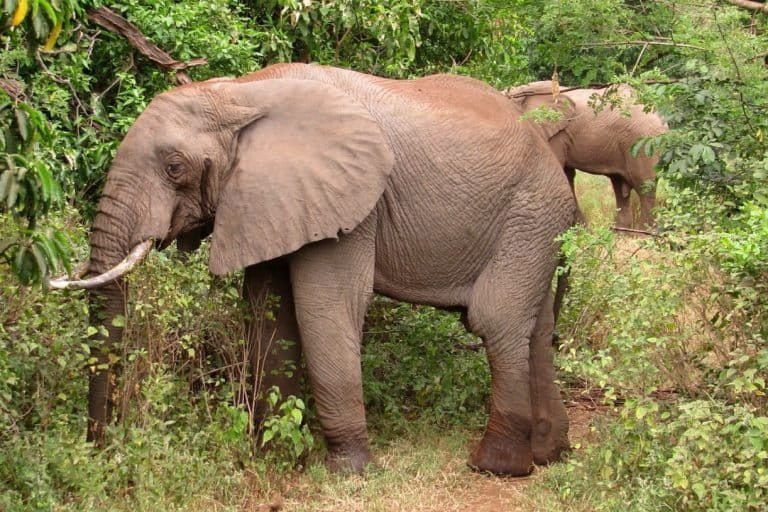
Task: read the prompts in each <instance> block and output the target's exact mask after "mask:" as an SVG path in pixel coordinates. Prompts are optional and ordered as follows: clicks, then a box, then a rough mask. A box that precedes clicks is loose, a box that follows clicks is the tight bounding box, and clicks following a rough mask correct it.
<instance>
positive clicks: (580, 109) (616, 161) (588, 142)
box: [506, 81, 667, 228]
mask: <svg viewBox="0 0 768 512" xmlns="http://www.w3.org/2000/svg"><path fill="white" fill-rule="evenodd" d="M561 89H562V91H563V92H562V93H561V94H558V95H557V96H555V94H554V92H553V84H552V82H551V81H542V82H533V83H530V84H525V85H521V86H518V87H513V88H510V89H508V90H507V91H506V95H507V96H508V97H509V98H511V99H513V100H515V101H517V102H519V103H520V105H521V108H523V109H524V110H525V111H530V110H532V109H534V108H537V107H541V106H547V107H550V108H556V109H558V110H560V111H562V113H563V117H562V118H561V119H559V120H557V121H554V122H547V123H542V124H541V126H540V129H541V130H542V131H543V132H544V133H545V136H546V137H547V138H548V140H549V143H550V146H551V147H552V151H553V152H554V153H555V156H557V158H558V160H560V163H561V164H562V165H563V168H564V169H565V172H566V174H567V176H568V180H569V182H570V184H571V189H573V180H574V176H575V170H576V169H579V170H581V171H584V172H588V173H592V174H601V175H604V176H608V177H609V178H610V179H611V184H612V185H613V192H614V195H615V197H616V208H617V209H618V212H617V214H616V226H617V227H622V228H630V227H632V220H633V219H632V211H631V208H630V205H629V195H630V192H631V191H632V190H634V191H635V192H636V193H637V194H638V196H639V198H640V208H641V214H640V223H639V224H640V225H641V226H642V227H647V226H650V225H652V224H653V216H652V212H651V210H652V209H653V207H654V205H655V203H656V192H655V189H656V183H655V180H656V171H655V170H654V167H655V166H656V163H657V162H658V156H656V155H653V156H647V155H646V154H645V150H641V151H640V152H639V153H638V154H637V156H634V157H633V156H632V154H631V149H632V145H633V144H634V143H635V142H637V140H638V139H639V138H641V137H651V136H654V135H660V134H662V133H665V132H666V131H667V125H666V123H665V122H664V120H662V119H661V117H659V115H658V114H656V113H655V112H645V111H644V110H643V106H642V105H640V104H638V103H636V102H635V101H634V97H635V93H634V91H633V89H632V88H631V87H629V86H627V85H623V86H620V87H619V88H618V89H617V90H616V92H617V93H618V95H619V98H620V99H621V102H622V105H621V107H620V108H610V106H606V107H605V108H603V109H602V110H599V111H598V112H597V113H595V111H594V109H593V108H592V106H591V105H590V102H591V101H590V100H591V98H592V96H593V95H594V94H598V95H604V94H606V92H607V89H578V88H572V87H561ZM625 109H626V110H628V112H627V113H628V114H629V115H628V116H627V115H625V112H623V110H625ZM531 122H532V123H533V121H531Z"/></svg>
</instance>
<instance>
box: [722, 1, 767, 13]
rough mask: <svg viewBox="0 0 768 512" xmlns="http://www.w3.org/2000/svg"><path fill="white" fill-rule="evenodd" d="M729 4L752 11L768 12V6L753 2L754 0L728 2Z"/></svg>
mask: <svg viewBox="0 0 768 512" xmlns="http://www.w3.org/2000/svg"><path fill="white" fill-rule="evenodd" d="M726 1H727V2H728V3H729V4H731V5H735V6H737V7H742V8H744V9H749V10H752V11H763V12H768V4H763V3H760V2H753V1H752V0H726Z"/></svg>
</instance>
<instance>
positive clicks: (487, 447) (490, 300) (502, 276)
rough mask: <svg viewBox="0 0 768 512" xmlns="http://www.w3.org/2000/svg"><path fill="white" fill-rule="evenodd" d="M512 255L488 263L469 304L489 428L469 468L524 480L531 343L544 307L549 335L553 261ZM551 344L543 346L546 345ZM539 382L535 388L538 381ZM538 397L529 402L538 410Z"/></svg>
mask: <svg viewBox="0 0 768 512" xmlns="http://www.w3.org/2000/svg"><path fill="white" fill-rule="evenodd" d="M520 245H521V244H519V243H516V244H510V247H511V248H512V247H520ZM529 249H530V248H529ZM510 250H512V251H513V252H514V250H513V249H510ZM517 252H518V254H517V255H516V257H514V258H512V257H510V255H509V254H506V255H505V257H504V258H505V260H507V262H508V263H507V264H504V265H502V264H500V263H501V262H497V263H495V264H493V263H492V266H491V267H490V268H489V269H486V271H485V272H483V275H482V276H481V278H480V279H479V280H478V282H477V283H476V284H475V287H474V289H473V293H472V297H471V299H470V304H469V323H470V326H471V328H472V331H473V332H474V333H475V334H477V335H478V336H480V337H481V338H482V339H483V341H484V343H485V346H486V351H487V353H488V361H489V363H490V366H491V404H490V416H489V419H488V426H487V428H486V431H485V434H484V436H483V439H482V440H481V441H480V444H479V445H478V446H477V448H476V449H475V450H474V451H473V453H472V454H471V456H470V462H469V464H470V466H471V467H473V468H475V469H477V470H480V471H489V472H491V473H495V474H502V475H511V476H523V475H527V474H529V473H530V472H531V471H532V470H533V462H534V452H533V450H532V445H531V439H532V437H531V436H532V434H533V432H534V419H535V416H534V410H533V408H532V401H531V398H532V394H531V382H532V381H531V373H530V362H529V360H530V356H531V353H530V349H531V347H530V340H531V337H532V335H533V334H534V327H535V326H536V325H537V318H538V316H539V313H540V310H541V309H542V308H543V307H547V308H549V322H547V324H546V325H547V326H549V328H550V330H549V336H550V337H551V335H552V333H551V314H552V311H551V308H552V302H551V301H547V302H546V305H545V304H544V303H545V301H544V298H545V295H546V294H547V290H548V287H549V284H550V280H551V278H552V271H553V267H554V256H553V255H551V254H547V252H545V251H531V250H527V251H524V250H519V251H517ZM509 262H512V263H509ZM550 340H551V338H550V339H548V340H547V342H548V343H551V341H550ZM550 354H551V353H550ZM538 377H540V378H541V379H543V378H545V377H553V375H552V374H551V373H550V374H547V375H541V376H538ZM538 377H537V379H536V380H535V383H538V382H539V380H540V378H538ZM538 396H539V394H537V395H536V398H537V401H535V402H534V403H535V405H536V406H538V407H539V408H540V406H541V403H540V401H538Z"/></svg>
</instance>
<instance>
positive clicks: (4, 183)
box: [0, 169, 14, 201]
mask: <svg viewBox="0 0 768 512" xmlns="http://www.w3.org/2000/svg"><path fill="white" fill-rule="evenodd" d="M13 175H14V172H13V170H11V169H6V170H5V172H3V174H2V175H1V176H0V201H2V200H3V198H4V197H5V195H6V192H7V191H8V185H9V184H10V182H11V180H12V179H13Z"/></svg>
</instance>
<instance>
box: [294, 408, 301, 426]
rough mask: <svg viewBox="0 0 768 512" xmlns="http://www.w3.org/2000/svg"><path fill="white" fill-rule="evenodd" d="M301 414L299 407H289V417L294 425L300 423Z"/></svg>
mask: <svg viewBox="0 0 768 512" xmlns="http://www.w3.org/2000/svg"><path fill="white" fill-rule="evenodd" d="M302 417H303V415H302V414H301V411H300V410H299V409H291V418H293V422H294V423H295V424H296V425H301V420H302Z"/></svg>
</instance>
